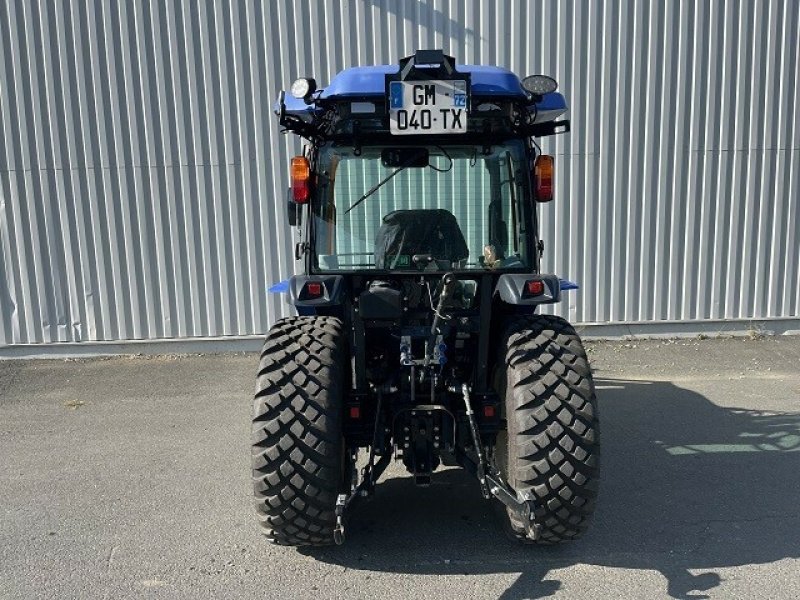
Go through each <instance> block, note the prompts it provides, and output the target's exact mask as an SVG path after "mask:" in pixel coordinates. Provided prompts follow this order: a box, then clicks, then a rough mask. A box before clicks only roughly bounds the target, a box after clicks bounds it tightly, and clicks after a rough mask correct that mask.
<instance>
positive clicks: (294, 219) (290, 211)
mask: <svg viewBox="0 0 800 600" xmlns="http://www.w3.org/2000/svg"><path fill="white" fill-rule="evenodd" d="M287 196H288V198H287V200H286V216H287V217H288V219H289V225H291V226H292V227H301V226H302V225H303V205H302V204H298V203H297V202H295V201H294V199H293V195H292V188H289V191H288V193H287Z"/></svg>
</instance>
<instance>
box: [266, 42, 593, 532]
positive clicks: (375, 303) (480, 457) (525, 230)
mask: <svg viewBox="0 0 800 600" xmlns="http://www.w3.org/2000/svg"><path fill="white" fill-rule="evenodd" d="M556 88H557V84H556V82H555V80H553V79H552V78H550V77H547V76H543V75H534V76H530V77H525V78H523V79H520V78H519V77H518V76H517V75H515V74H513V73H512V72H510V71H508V70H506V69H502V68H499V67H491V66H475V65H457V64H456V63H455V61H454V59H453V58H452V57H450V56H447V55H445V54H444V53H443V52H442V51H439V50H423V51H417V52H416V53H415V54H414V55H413V56H410V57H407V58H404V59H402V60H401V61H400V63H399V64H398V65H380V66H373V67H355V68H351V69H347V70H345V71H342V72H341V73H339V74H338V75H337V76H336V77H334V78H333V80H332V81H331V82H330V83H329V85H327V86H326V87H325V88H322V89H320V88H318V87H317V83H316V81H315V80H314V79H312V78H301V79H298V80H296V81H295V82H294V83H293V84H292V85H291V88H290V90H289V91H288V92H280V95H279V97H278V100H277V102H276V103H275V113H276V115H277V116H278V119H279V122H280V124H281V125H282V126H283V127H284V128H285V130H286V131H288V132H291V133H294V134H297V135H299V136H301V137H302V138H304V139H305V140H306V141H307V144H306V146H305V149H304V152H303V154H302V155H300V156H296V157H294V158H293V159H292V161H291V166H290V172H291V189H290V198H289V211H288V213H289V220H290V224H291V225H292V226H296V227H297V228H298V229H299V231H300V241H299V242H298V243H297V245H296V257H297V259H298V260H302V262H303V265H304V269H303V271H304V272H303V273H301V274H297V275H295V276H293V277H292V278H291V279H290V280H289V282H288V286H287V287H288V296H289V301H290V302H291V303H292V304H293V305H294V306H295V307H296V309H297V312H298V316H297V317H293V318H290V319H284V320H282V321H279V322H278V323H276V325H275V326H274V327H273V329H272V330H271V331H270V334H269V335H268V336H267V341H266V343H265V346H264V352H263V354H262V362H261V367H260V369H259V378H258V386H257V392H256V403H255V413H254V419H253V434H254V447H253V457H254V459H253V476H254V479H255V482H256V498H257V503H256V504H257V509H258V512H259V515H260V516H261V519H262V524H263V525H264V530H265V533H266V534H267V536H268V537H269V538H270V539H271V540H272V541H274V542H276V543H281V544H291V545H303V544H325V543H331V542H337V543H341V542H342V541H343V539H344V515H345V511H346V509H347V508H348V507H349V506H350V505H351V503H352V502H353V501H354V500H355V499H357V498H359V497H363V496H370V495H371V494H372V492H373V490H374V487H375V484H376V482H377V480H378V478H379V477H380V475H381V473H382V472H383V471H384V470H385V468H386V466H387V465H388V464H389V463H390V461H391V459H392V457H393V456H394V457H395V458H397V459H399V460H401V461H402V462H403V464H404V465H405V467H406V468H407V469H408V471H409V472H410V473H411V474H412V475H413V478H414V481H415V482H416V483H417V484H418V485H427V484H429V483H430V482H431V481H432V478H433V477H435V471H436V469H437V468H438V467H439V466H440V465H451V466H461V467H463V468H465V469H466V470H467V471H469V472H470V473H472V474H474V475H475V476H476V478H477V480H478V482H479V485H480V487H481V490H482V492H483V494H484V496H485V497H486V498H487V499H496V500H499V501H500V502H501V503H502V504H503V505H504V506H505V507H506V511H507V514H508V523H507V524H506V525H507V529H508V530H509V532H510V533H511V534H512V535H513V536H514V537H517V538H519V539H523V540H530V541H543V542H547V543H551V542H554V541H561V540H564V539H572V538H574V537H577V536H578V535H579V534H580V533H581V532H582V531H583V529H584V528H585V522H586V521H587V519H588V516H589V514H590V513H591V509H592V506H593V498H594V486H595V485H596V477H595V470H596V465H595V462H596V452H595V451H594V450H595V445H596V440H595V438H594V436H595V430H594V426H595V415H594V392H593V387H592V383H591V372H590V371H589V368H588V363H587V362H586V356H585V353H583V350H582V346H581V345H580V339H579V338H578V336H577V334H576V333H575V331H574V329H572V327H571V326H570V325H569V324H568V323H566V321H564V320H563V319H560V318H558V317H553V316H548V315H539V314H537V309H538V307H539V306H541V305H543V304H550V303H554V302H558V301H559V300H560V298H561V290H562V287H563V286H564V282H562V280H560V279H559V278H558V277H557V276H556V275H554V274H545V273H541V271H540V259H541V256H542V252H543V248H544V244H543V242H542V240H541V239H540V238H539V230H538V219H537V209H538V207H539V206H541V205H542V204H543V203H547V202H549V201H551V200H552V199H553V195H554V194H553V182H554V161H553V157H551V156H548V155H544V154H542V153H541V152H540V150H539V146H538V144H537V142H536V138H539V137H541V136H549V135H555V134H559V133H566V132H568V131H569V128H570V126H569V121H567V120H563V119H561V120H560V118H561V117H562V116H563V115H564V113H565V112H566V110H567V106H566V102H565V100H564V97H563V96H562V95H561V94H559V93H558V92H556ZM531 444H532V445H531ZM292 448H294V449H292ZM360 452H361V453H366V457H363V456H362V458H364V460H365V465H366V466H363V468H361V469H357V468H356V464H357V463H358V461H359V453H360ZM543 453H544V454H543ZM340 459H341V460H340ZM548 461H549V462H548ZM564 461H566V462H564ZM309 469H311V470H309ZM564 469H567V471H568V472H567V471H565V470H564ZM558 473H560V475H559V474H558ZM542 477H545V480H543V482H540V479H541V478H542ZM537 482H539V483H537ZM547 482H549V483H547ZM576 490H577V491H578V492H579V494H578V495H577V496H575V497H573V495H574V493H575V492H576ZM311 496H313V498H312V497H311ZM298 503H299V504H298ZM299 505H303V506H308V507H311V509H310V512H306V513H303V512H302V511H301V512H298V509H297V507H298V506H299Z"/></svg>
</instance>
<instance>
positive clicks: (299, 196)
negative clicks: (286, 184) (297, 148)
mask: <svg viewBox="0 0 800 600" xmlns="http://www.w3.org/2000/svg"><path fill="white" fill-rule="evenodd" d="M291 176H292V200H294V201H295V202H297V203H298V204H305V203H306V202H308V199H309V197H310V196H311V165H310V164H309V163H308V159H307V158H306V157H305V156H295V157H294V158H293V159H292V168H291Z"/></svg>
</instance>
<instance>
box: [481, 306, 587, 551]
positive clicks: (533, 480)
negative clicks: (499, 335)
mask: <svg viewBox="0 0 800 600" xmlns="http://www.w3.org/2000/svg"><path fill="white" fill-rule="evenodd" d="M499 358H500V360H501V361H502V362H501V363H499V366H498V369H497V379H498V380H497V382H496V386H497V388H498V392H499V393H500V394H501V398H503V397H504V399H505V407H504V408H505V417H506V422H507V433H504V434H501V435H499V436H498V440H497V445H496V454H495V456H496V460H497V464H498V467H499V468H500V470H501V472H503V474H504V476H505V477H506V478H507V479H508V482H509V484H510V485H511V486H512V487H513V488H514V489H516V490H523V491H528V492H530V493H531V495H532V496H533V498H534V502H535V505H536V509H535V515H536V522H537V523H538V524H540V525H541V531H540V536H539V539H538V540H537V541H536V543H540V544H554V543H559V542H563V541H567V540H573V539H576V538H578V537H580V536H581V535H582V534H583V533H584V532H585V531H586V529H587V525H588V523H589V520H590V517H591V515H592V513H593V511H594V506H595V499H596V497H597V485H598V467H599V443H598V420H597V402H596V398H595V391H594V383H593V380H592V373H591V369H590V367H589V361H588V360H587V357H586V352H585V350H584V348H583V344H582V343H581V340H580V337H578V334H577V333H576V332H575V329H574V328H573V327H572V325H570V324H569V323H568V322H567V321H565V320H564V319H561V318H559V317H556V316H551V315H535V316H531V317H525V318H521V319H519V320H517V321H515V322H514V323H512V324H511V326H510V327H509V328H508V330H507V331H506V335H505V337H504V340H503V345H502V347H501V355H500V357H499ZM504 366H505V368H504ZM506 512H507V511H506ZM506 526H507V530H508V532H509V534H510V535H511V536H512V537H514V538H516V539H518V540H520V541H523V542H531V541H532V540H530V539H528V538H527V536H526V534H525V529H524V527H523V526H522V524H521V523H519V522H517V521H516V520H515V519H514V518H513V517H512V515H511V514H510V513H509V514H508V519H507V522H506Z"/></svg>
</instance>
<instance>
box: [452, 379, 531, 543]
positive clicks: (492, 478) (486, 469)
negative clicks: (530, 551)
mask: <svg viewBox="0 0 800 600" xmlns="http://www.w3.org/2000/svg"><path fill="white" fill-rule="evenodd" d="M461 394H462V396H463V397H464V408H465V409H466V411H467V420H468V421H469V429H470V433H471V434H472V443H473V444H474V446H475V454H476V455H477V457H478V464H477V476H478V482H479V483H480V484H481V490H482V492H483V497H484V498H486V499H487V500H488V499H490V498H492V497H494V498H497V499H498V500H499V501H500V502H502V503H503V504H504V505H505V506H506V507H507V508H508V509H509V510H510V511H511V512H512V513H514V516H515V517H516V518H517V520H519V521H521V522H522V523H523V525H524V526H525V533H526V535H527V536H528V537H529V538H530V539H532V540H536V539H538V538H539V534H540V532H541V525H540V524H537V523H536V521H535V512H536V511H535V508H536V507H535V504H534V501H533V497H532V496H531V495H530V493H528V492H517V491H515V490H514V488H512V487H511V486H510V485H508V484H507V483H506V482H505V481H503V477H502V476H501V475H500V473H499V472H498V471H497V469H495V468H494V467H493V466H492V465H489V464H488V462H487V460H486V455H485V454H484V451H483V445H482V444H481V438H480V435H478V424H477V423H476V422H475V412H474V411H473V410H472V404H471V403H470V399H469V386H468V385H467V384H466V383H462V384H461Z"/></svg>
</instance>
